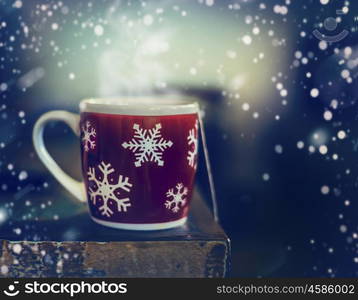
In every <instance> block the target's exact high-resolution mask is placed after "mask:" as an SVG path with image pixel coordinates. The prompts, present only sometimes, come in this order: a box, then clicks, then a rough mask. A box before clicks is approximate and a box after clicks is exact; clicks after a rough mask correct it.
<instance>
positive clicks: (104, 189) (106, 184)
mask: <svg viewBox="0 0 358 300" xmlns="http://www.w3.org/2000/svg"><path fill="white" fill-rule="evenodd" d="M98 168H99V169H100V171H101V172H102V176H101V177H100V178H99V179H97V178H96V172H95V168H89V169H88V172H87V175H88V180H90V181H92V182H94V183H95V185H96V188H95V189H93V188H92V187H90V188H89V189H88V190H89V194H90V198H91V201H92V202H93V204H96V202H97V200H98V199H99V198H100V199H101V200H102V201H103V205H102V206H100V207H99V210H100V211H101V213H102V215H104V216H107V217H110V216H112V215H113V213H114V212H113V210H112V209H113V207H112V209H111V208H110V207H109V205H108V204H109V200H112V201H114V202H115V203H116V204H117V210H118V211H119V212H121V211H123V212H126V211H127V208H128V207H130V206H131V203H130V200H129V198H122V199H120V198H119V197H118V195H119V192H118V191H117V192H116V190H119V189H122V190H124V191H126V192H129V191H130V188H131V187H132V184H131V183H129V182H128V177H124V178H123V176H122V175H119V178H118V182H117V183H115V184H113V183H110V178H109V176H108V175H110V174H112V173H113V172H114V168H112V167H111V164H110V163H108V164H106V163H105V162H103V161H102V162H101V163H100V164H99V165H98ZM111 181H112V182H113V179H111Z"/></svg>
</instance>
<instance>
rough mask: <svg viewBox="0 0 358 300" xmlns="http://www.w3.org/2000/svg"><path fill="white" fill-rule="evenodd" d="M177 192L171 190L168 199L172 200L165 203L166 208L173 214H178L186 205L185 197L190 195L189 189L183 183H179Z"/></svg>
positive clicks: (176, 187)
mask: <svg viewBox="0 0 358 300" xmlns="http://www.w3.org/2000/svg"><path fill="white" fill-rule="evenodd" d="M175 189H176V192H174V189H169V190H168V192H167V193H166V195H167V198H172V199H171V200H167V201H165V203H164V204H165V207H166V208H167V209H169V210H171V211H172V212H174V213H176V212H178V211H179V209H180V207H183V206H184V204H185V203H186V198H185V196H186V195H188V188H187V187H184V185H183V184H182V183H178V184H177V185H176V186H175Z"/></svg>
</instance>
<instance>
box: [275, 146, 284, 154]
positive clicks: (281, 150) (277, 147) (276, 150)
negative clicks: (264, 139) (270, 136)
mask: <svg viewBox="0 0 358 300" xmlns="http://www.w3.org/2000/svg"><path fill="white" fill-rule="evenodd" d="M275 152H276V153H277V154H282V152H283V147H282V146H281V145H276V146H275Z"/></svg>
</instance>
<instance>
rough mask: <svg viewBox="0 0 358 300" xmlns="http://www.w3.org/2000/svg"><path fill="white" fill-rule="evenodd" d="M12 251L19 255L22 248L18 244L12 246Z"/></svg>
mask: <svg viewBox="0 0 358 300" xmlns="http://www.w3.org/2000/svg"><path fill="white" fill-rule="evenodd" d="M12 251H14V252H15V253H16V254H20V253H21V251H22V247H21V245H20V244H14V245H13V246H12Z"/></svg>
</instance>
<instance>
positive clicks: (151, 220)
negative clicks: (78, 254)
mask: <svg viewBox="0 0 358 300" xmlns="http://www.w3.org/2000/svg"><path fill="white" fill-rule="evenodd" d="M198 112H199V106H198V104H197V102H196V101H194V100H192V99H190V100H189V99H187V100H183V99H174V98H173V99H172V98H166V99H164V98H157V99H155V98H153V99H150V98H122V99H89V100H83V101H82V102H81V103H80V115H77V114H73V113H70V112H66V111H51V112H48V113H45V114H44V115H43V116H41V117H40V118H39V120H38V121H37V122H36V124H35V127H34V131H33V142H34V146H35V149H36V152H37V154H38V156H39V157H40V159H41V160H42V162H43V163H44V164H45V166H46V167H47V168H48V170H49V171H50V172H51V173H52V174H53V175H54V176H55V178H56V179H57V180H58V181H59V182H60V183H61V184H62V185H63V186H64V187H65V188H66V189H67V190H68V191H69V192H70V193H72V194H73V195H74V196H75V197H76V198H77V199H78V200H80V201H82V202H86V201H87V203H88V207H89V212H90V215H91V217H92V219H93V220H94V221H95V222H97V223H99V224H102V225H105V226H109V227H113V228H120V229H128V230H158V229H168V228H172V227H177V226H181V225H183V224H184V223H185V221H186V219H187V215H188V211H189V205H190V201H191V197H192V193H193V186H194V179H195V173H196V167H197V155H198V135H199V132H198V127H199V122H198ZM52 120H61V121H64V122H65V123H67V124H68V125H69V126H70V127H71V128H72V130H73V131H74V133H75V134H77V135H78V136H80V139H81V159H82V175H83V179H84V181H83V182H78V181H76V180H75V179H73V178H71V177H70V176H69V175H67V174H66V173H65V172H64V171H63V170H62V169H61V168H60V167H59V166H58V165H57V163H56V162H55V161H54V160H53V159H52V157H51V156H50V155H49V153H48V152H47V150H46V148H45V146H44V141H43V129H44V126H45V125H46V123H47V122H49V121H52Z"/></svg>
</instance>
